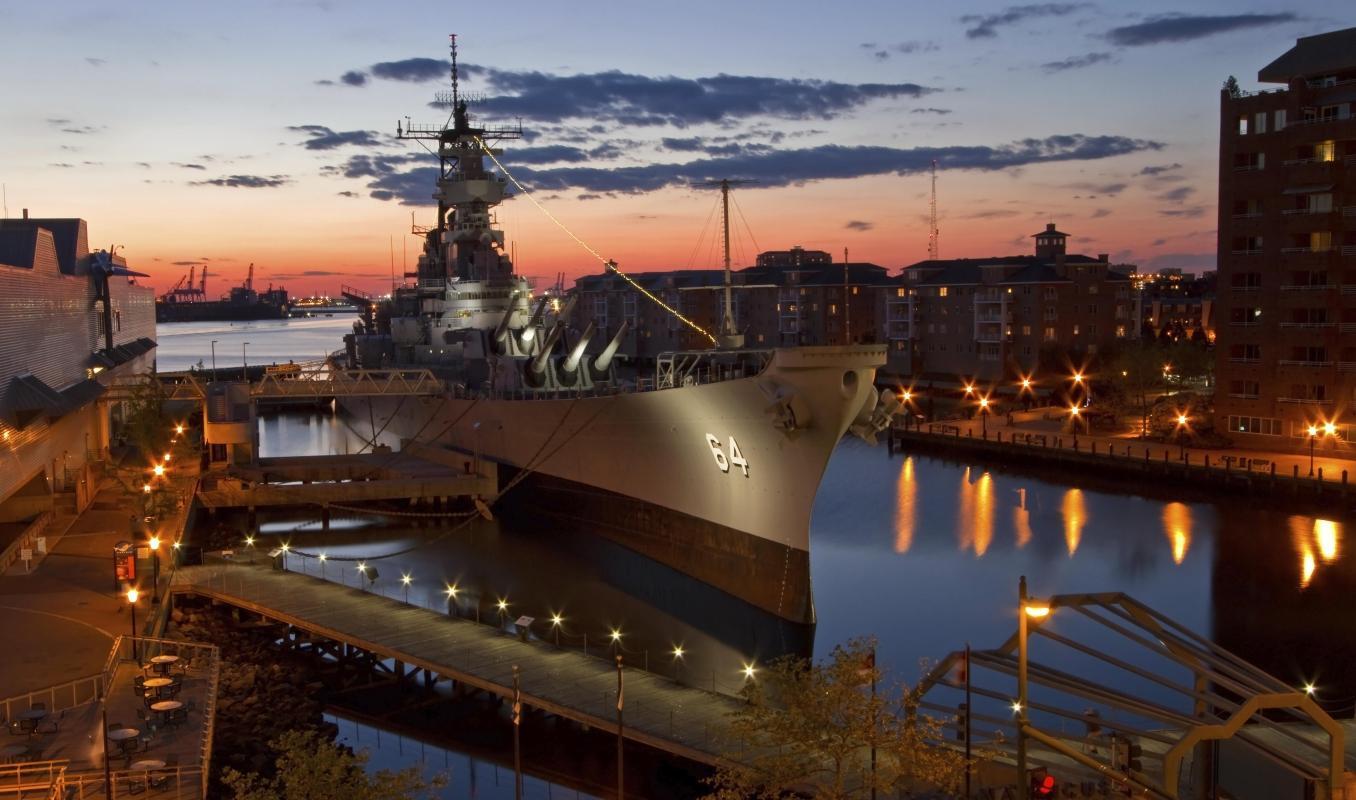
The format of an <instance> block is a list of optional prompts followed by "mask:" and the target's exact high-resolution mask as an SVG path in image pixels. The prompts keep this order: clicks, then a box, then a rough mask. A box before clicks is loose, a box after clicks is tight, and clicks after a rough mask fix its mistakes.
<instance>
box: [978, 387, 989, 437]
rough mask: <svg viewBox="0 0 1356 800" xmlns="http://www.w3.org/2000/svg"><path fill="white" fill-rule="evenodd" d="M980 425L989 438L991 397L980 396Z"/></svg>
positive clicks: (983, 433) (984, 434)
mask: <svg viewBox="0 0 1356 800" xmlns="http://www.w3.org/2000/svg"><path fill="white" fill-rule="evenodd" d="M979 427H980V432H981V434H982V435H983V436H984V438H985V439H987V438H989V398H987V397H981V398H979Z"/></svg>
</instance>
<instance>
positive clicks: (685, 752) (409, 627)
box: [169, 561, 743, 765]
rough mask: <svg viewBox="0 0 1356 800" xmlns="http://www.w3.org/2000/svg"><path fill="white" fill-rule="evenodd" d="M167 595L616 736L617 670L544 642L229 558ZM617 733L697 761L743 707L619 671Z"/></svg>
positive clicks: (181, 574) (713, 752) (321, 649)
mask: <svg viewBox="0 0 1356 800" xmlns="http://www.w3.org/2000/svg"><path fill="white" fill-rule="evenodd" d="M169 592H170V593H171V594H172V595H196V596H199V597H205V598H208V599H211V600H213V601H215V602H220V603H225V604H228V605H231V606H235V607H236V608H239V609H242V610H244V611H247V612H249V613H252V614H257V615H259V616H260V617H262V618H264V619H266V620H269V621H272V622H274V623H277V624H280V625H282V626H285V628H286V629H287V634H286V638H287V639H288V640H289V641H290V642H291V644H292V645H293V646H294V647H297V648H300V649H310V650H312V651H314V652H315V653H318V654H322V655H324V656H326V657H329V658H333V659H335V660H336V661H339V662H341V663H343V662H346V661H352V662H356V663H369V664H370V663H372V662H378V663H380V662H391V663H392V664H393V665H394V667H393V670H394V673H395V675H396V677H397V678H398V679H399V680H404V681H408V682H410V684H411V685H413V684H415V683H422V685H423V686H424V687H426V688H428V687H432V686H434V685H435V684H437V683H440V682H450V683H451V684H452V685H453V686H454V687H460V688H461V689H469V690H475V691H482V692H486V693H488V694H490V695H492V696H495V697H498V698H501V699H503V700H504V701H506V702H512V700H513V670H514V667H517V668H519V669H520V671H521V673H520V674H521V676H522V683H521V686H522V703H523V705H524V706H526V707H528V708H531V709H536V710H538V711H542V712H545V713H548V714H551V715H554V716H557V717H560V718H563V719H568V720H570V721H573V722H575V723H578V724H580V725H584V726H587V727H589V728H596V729H598V730H602V731H606V732H609V733H613V734H616V733H617V731H618V708H617V706H618V704H619V703H618V694H617V668H616V665H615V663H614V662H613V661H612V660H611V658H610V657H609V658H606V659H604V658H598V657H593V656H589V655H586V654H584V653H581V652H579V651H576V650H571V649H565V648H560V647H556V646H553V645H551V644H549V643H547V642H544V641H538V640H530V639H527V638H526V637H523V638H515V637H513V636H511V635H509V634H507V633H505V632H503V631H501V630H499V629H497V628H494V627H491V626H488V625H481V624H478V623H476V622H473V621H470V620H463V619H458V618H456V617H454V616H452V615H451V614H440V613H438V612H436V611H431V610H429V609H426V608H419V607H416V606H411V605H408V604H405V603H400V602H397V601H396V600H392V599H389V598H386V597H382V596H380V595H377V594H373V593H371V592H368V591H364V590H362V589H358V588H353V587H345V586H341V585H336V584H335V583H332V582H329V581H325V580H320V579H317V578H312V577H309V576H304V575H298V574H295V573H290V572H286V571H282V570H277V569H270V568H269V567H268V566H265V565H262V564H260V565H253V564H244V563H238V562H233V561H214V562H212V563H209V564H206V565H202V566H193V567H183V568H180V569H178V570H176V571H175V573H174V575H173V577H172V578H171V580H170V585H169ZM623 669H624V686H625V688H624V690H623V696H624V702H623V703H621V705H622V706H623V709H622V715H621V716H622V724H621V732H622V736H624V737H625V738H626V739H629V740H631V741H634V742H638V743H640V744H643V745H646V746H648V747H652V748H655V749H657V750H660V751H663V752H666V753H670V754H673V755H676V756H679V757H682V758H687V759H691V760H693V761H697V762H700V763H704V764H712V765H714V764H718V763H721V762H722V761H723V760H724V759H725V758H726V757H727V756H728V755H729V754H730V753H731V752H733V751H734V750H736V749H737V748H738V743H737V742H731V741H729V740H728V738H727V737H726V735H725V733H724V731H725V729H726V725H727V719H728V716H729V715H730V714H731V713H733V712H735V711H737V710H738V709H739V708H740V707H741V706H742V704H743V701H742V700H740V699H739V698H736V697H731V696H729V695H724V694H719V693H716V692H711V691H706V690H704V689H699V688H694V687H691V686H686V685H683V684H680V683H678V682H676V681H674V680H672V679H669V678H666V677H662V676H659V675H655V674H653V673H649V672H644V671H642V670H640V669H635V668H632V667H630V666H629V665H624V667H623Z"/></svg>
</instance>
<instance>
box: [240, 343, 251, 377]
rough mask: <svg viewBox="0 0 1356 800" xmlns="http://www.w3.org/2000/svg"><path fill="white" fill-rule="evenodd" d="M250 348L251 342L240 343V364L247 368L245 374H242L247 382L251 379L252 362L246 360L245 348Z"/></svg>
mask: <svg viewBox="0 0 1356 800" xmlns="http://www.w3.org/2000/svg"><path fill="white" fill-rule="evenodd" d="M248 346H249V342H241V343H240V363H241V364H242V365H243V366H244V367H245V369H244V372H243V373H242V376H243V377H244V379H245V380H249V379H250V362H249V361H247V360H246V359H245V348H246V347H248Z"/></svg>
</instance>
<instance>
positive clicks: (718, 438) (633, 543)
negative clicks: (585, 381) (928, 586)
mask: <svg viewBox="0 0 1356 800" xmlns="http://www.w3.org/2000/svg"><path fill="white" fill-rule="evenodd" d="M884 359H885V353H884V348H883V347H873V346H855V347H804V348H797V349H789V350H778V351H776V353H775V355H774V356H773V359H772V361H771V363H770V364H769V365H768V367H767V368H766V369H765V370H764V371H763V372H762V373H761V374H759V375H758V376H756V377H751V378H740V379H735V380H727V381H723V382H717V383H709V384H702V385H696V386H688V387H682V388H676V389H666V390H662V391H649V392H635V393H627V394H615V395H608V396H588V397H578V398H562V399H533V400H506V399H473V398H460V397H454V396H447V397H443V398H403V399H395V398H374V399H371V400H367V399H351V400H344V401H343V405H344V408H345V410H347V411H349V412H350V413H352V414H354V415H355V416H357V417H358V418H359V419H363V420H367V419H368V417H369V414H371V416H372V417H373V421H374V422H375V424H376V426H377V428H378V429H381V428H382V427H383V426H384V427H385V429H386V430H387V431H389V432H391V433H393V434H395V435H397V436H399V437H401V438H402V439H413V440H418V441H424V442H431V443H438V444H442V445H445V446H449V447H454V448H457V449H461V450H465V451H468V452H477V453H479V454H480V455H481V456H482V457H484V458H488V459H491V460H493V461H495V462H498V463H500V464H502V465H504V466H505V467H507V468H508V469H506V470H505V471H504V472H505V475H506V478H507V479H509V480H512V476H514V475H517V474H518V473H520V472H525V473H527V475H525V476H523V478H522V480H521V481H520V482H519V483H518V485H516V486H514V488H513V489H512V491H511V493H510V495H509V496H508V497H507V498H506V500H505V502H504V503H503V504H501V505H500V506H499V507H498V511H497V512H496V513H501V514H502V513H505V511H507V512H508V513H510V514H518V513H522V512H523V511H529V512H531V513H533V514H534V515H540V516H544V517H546V518H547V519H549V520H551V521H552V522H554V523H557V525H558V527H559V528H560V529H561V530H562V531H565V532H568V531H573V530H584V531H588V532H591V533H594V534H597V535H601V536H605V537H607V538H608V539H612V540H614V541H616V542H618V543H620V544H622V545H624V546H626V547H629V548H631V549H634V550H636V551H638V552H640V553H643V554H644V555H646V556H649V557H651V558H654V559H656V560H658V561H660V562H661V563H664V564H667V565H669V566H671V567H673V568H674V569H677V570H680V571H682V572H684V573H687V574H690V575H693V576H695V577H697V578H699V579H701V580H703V581H706V582H708V583H711V584H713V585H715V586H717V587H719V588H721V589H723V590H725V591H727V592H730V593H731V594H734V595H736V596H738V597H740V598H742V599H744V600H747V601H748V602H751V603H754V604H755V605H758V606H759V607H762V608H764V609H766V610H768V611H771V612H773V613H775V614H778V615H779V616H782V617H784V618H787V619H791V620H794V621H798V622H808V621H812V620H813V615H814V611H813V603H812V600H811V594H810V581H809V529H810V513H811V510H812V508H813V505H814V499H815V493H816V491H817V490H818V488H819V483H820V479H821V478H822V477H823V474H824V469H825V467H826V466H827V464H828V461H829V457H830V455H831V454H832V452H833V449H834V447H835V446H836V445H837V443H838V441H839V439H841V438H842V436H843V434H844V432H845V431H846V430H847V428H848V426H849V424H850V423H852V421H853V419H854V417H855V416H856V415H857V413H858V411H859V409H861V408H862V407H863V405H868V404H869V400H870V397H871V395H872V394H873V393H874V391H875V390H874V388H873V385H872V382H873V379H874V376H875V369H876V367H877V366H879V365H880V364H882V363H883V362H884ZM369 404H370V406H369ZM788 411H789V412H790V414H791V416H792V417H794V423H793V424H788ZM713 440H714V441H713ZM732 440H733V443H732ZM717 450H718V451H719V453H720V455H717ZM741 461H744V462H746V464H741V463H740V462H741Z"/></svg>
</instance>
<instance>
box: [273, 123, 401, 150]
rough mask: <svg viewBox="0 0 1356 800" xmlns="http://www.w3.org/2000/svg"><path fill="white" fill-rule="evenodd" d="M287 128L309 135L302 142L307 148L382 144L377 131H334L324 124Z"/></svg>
mask: <svg viewBox="0 0 1356 800" xmlns="http://www.w3.org/2000/svg"><path fill="white" fill-rule="evenodd" d="M287 129H288V130H289V131H297V132H298V133H304V134H306V135H307V136H308V137H309V138H308V139H307V140H306V141H304V142H302V145H303V146H305V148H306V149H307V150H333V149H335V148H336V147H343V146H345V145H357V146H359V147H374V146H377V145H380V144H382V141H381V138H380V135H379V134H378V133H377V132H376V131H333V130H330V129H329V128H327V127H325V126H324V125H289V126H288V127H287Z"/></svg>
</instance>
